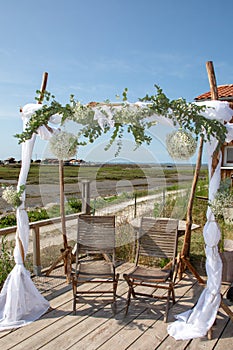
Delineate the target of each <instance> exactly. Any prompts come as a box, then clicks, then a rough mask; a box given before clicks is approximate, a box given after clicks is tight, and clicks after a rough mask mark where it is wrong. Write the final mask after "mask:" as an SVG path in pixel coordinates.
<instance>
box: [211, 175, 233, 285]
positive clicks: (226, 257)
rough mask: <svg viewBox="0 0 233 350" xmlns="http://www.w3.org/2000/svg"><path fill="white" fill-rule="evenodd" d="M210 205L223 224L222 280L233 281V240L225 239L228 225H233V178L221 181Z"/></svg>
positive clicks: (221, 247) (221, 249)
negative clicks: (232, 181)
mask: <svg viewBox="0 0 233 350" xmlns="http://www.w3.org/2000/svg"><path fill="white" fill-rule="evenodd" d="M209 206H210V208H211V210H212V212H213V214H214V216H215V219H216V220H217V221H219V223H220V224H221V231H222V240H221V244H220V256H221V258H222V262H223V272H222V280H223V281H224V282H233V241H232V240H225V242H224V231H225V230H226V228H227V226H229V225H233V189H232V187H231V179H230V178H227V179H225V180H222V181H221V182H220V186H219V189H218V191H217V193H216V195H215V198H214V199H213V201H211V202H210V203H209Z"/></svg>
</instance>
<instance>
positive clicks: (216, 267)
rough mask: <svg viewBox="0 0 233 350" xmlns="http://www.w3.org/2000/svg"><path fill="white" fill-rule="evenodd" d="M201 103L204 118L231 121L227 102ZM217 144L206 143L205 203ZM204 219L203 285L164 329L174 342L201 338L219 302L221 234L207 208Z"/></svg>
mask: <svg viewBox="0 0 233 350" xmlns="http://www.w3.org/2000/svg"><path fill="white" fill-rule="evenodd" d="M198 104H199V103H198ZM203 104H207V105H208V106H209V107H210V108H207V110H206V112H205V116H206V117H207V118H210V119H217V120H219V121H221V122H224V121H229V120H231V118H232V115H233V111H232V109H231V108H230V107H229V105H228V103H227V102H220V101H209V102H204V103H203ZM211 106H213V107H214V109H213V108H211ZM226 127H227V129H228V135H227V139H226V141H227V142H230V141H231V140H232V139H233V134H232V131H233V129H232V125H231V124H229V123H227V124H226ZM217 144H218V142H217V140H216V139H214V138H212V139H211V141H210V142H208V143H207V144H206V151H207V154H208V170H209V200H212V199H214V196H215V194H216V191H217V190H218V188H219V184H220V179H221V154H220V159H219V162H218V165H217V167H216V169H215V171H214V173H213V174H211V172H212V156H213V152H214V150H215V149H216V146H217ZM206 218H207V221H206V224H205V226H204V230H203V236H204V240H205V253H206V272H207V284H206V287H205V289H204V290H203V292H202V293H201V295H200V297H199V300H198V302H197V304H196V305H195V306H194V307H193V308H192V309H190V310H188V311H186V312H184V313H182V314H179V315H177V316H176V318H177V321H175V322H174V323H172V324H171V325H169V326H168V333H169V334H170V335H171V336H173V337H174V338H175V339H176V340H180V339H183V340H185V339H192V338H199V337H203V336H205V335H206V334H207V332H208V330H209V329H210V328H211V326H212V325H213V323H214V321H215V318H216V315H217V312H218V309H219V305H220V301H221V295H220V289H221V281H222V261H221V258H220V255H219V253H218V242H219V240H220V236H221V232H220V229H219V226H218V223H217V222H216V221H215V218H214V215H213V213H212V211H211V209H210V207H208V210H207V213H206Z"/></svg>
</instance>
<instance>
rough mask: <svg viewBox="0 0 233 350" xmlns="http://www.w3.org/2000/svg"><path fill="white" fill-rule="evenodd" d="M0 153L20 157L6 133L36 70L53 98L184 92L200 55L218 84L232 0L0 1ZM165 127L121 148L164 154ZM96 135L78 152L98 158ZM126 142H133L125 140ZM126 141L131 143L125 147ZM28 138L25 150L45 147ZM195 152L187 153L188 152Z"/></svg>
mask: <svg viewBox="0 0 233 350" xmlns="http://www.w3.org/2000/svg"><path fill="white" fill-rule="evenodd" d="M0 5H1V7H0V44H1V45H0V122H1V129H0V135H1V149H0V159H5V158H8V157H9V156H13V157H15V158H16V159H20V150H21V147H20V146H19V145H18V142H17V139H16V138H14V137H13V135H14V134H15V133H19V132H21V130H22V123H21V118H20V115H19V108H20V106H23V105H24V104H26V103H30V102H34V97H35V92H36V90H37V89H38V88H40V85H41V79H42V75H43V72H45V71H47V72H48V73H49V79H48V85H47V90H48V91H50V92H52V93H53V94H54V95H55V96H56V99H57V100H59V101H60V102H64V103H65V102H67V101H68V100H69V96H70V94H74V95H75V97H76V98H77V99H79V100H80V101H81V102H83V103H86V102H90V101H103V100H106V99H110V100H114V99H115V95H116V94H121V93H122V91H123V90H124V88H125V87H127V88H128V89H129V93H128V98H129V100H130V101H131V102H134V101H137V99H138V97H143V96H144V95H145V94H146V93H149V94H153V93H154V92H155V90H154V87H153V86H154V84H158V85H159V86H160V87H161V88H162V89H163V90H164V92H165V93H166V94H167V96H168V97H169V98H172V99H174V98H178V97H184V98H185V99H186V100H187V101H193V99H194V98H195V97H196V96H198V95H199V94H201V93H203V92H206V91H209V82H208V77H207V72H206V66H205V64H206V61H213V62H214V68H215V73H216V78H217V83H218V84H219V85H221V84H230V83H233V66H232V57H233V53H232V51H233V49H232V45H231V34H232V10H233V2H232V0H222V1H221V2H220V1H219V0H212V1H210V0H206V1H203V0H195V1H192V0H190V1H187V0H166V1H165V0H143V1H142V0H98V1H97V0H85V1H84V0H82V1H80V0H40V1H39V2H38V1H34V0H20V1H18V0H9V1H3V0H0ZM167 132H168V130H167V129H165V128H164V127H157V129H156V130H155V129H153V130H152V131H151V133H152V137H153V142H152V144H151V145H150V147H149V148H148V147H143V148H142V149H141V150H139V151H137V152H134V153H133V151H132V149H133V146H132V145H131V144H132V141H131V140H130V139H129V140H128V141H127V142H126V147H125V148H124V149H123V152H122V154H121V157H123V158H124V159H129V160H130V159H131V160H135V161H136V160H138V161H140V160H141V159H144V160H145V161H146V160H148V161H149V160H152V161H160V162H163V161H164V162H167V161H168V162H170V161H171V158H169V156H168V154H167V152H166V147H165V144H164V137H165V135H166V133H167ZM104 143H105V140H104V139H101V140H99V141H98V142H97V144H95V145H90V146H88V147H86V148H85V149H80V150H78V157H80V158H84V159H86V160H97V161H104V160H110V159H111V158H112V157H114V155H113V154H114V150H110V151H109V152H107V153H105V152H104V151H103V144H104ZM131 146H132V147H131ZM131 148H132V149H131ZM47 149H48V147H47V143H45V142H42V141H40V140H38V141H37V143H36V146H35V149H34V152H33V158H34V159H35V158H37V159H38V158H43V157H44V156H45V155H47V154H48V151H47ZM194 159H195V157H194Z"/></svg>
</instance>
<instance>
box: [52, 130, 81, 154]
mask: <svg viewBox="0 0 233 350" xmlns="http://www.w3.org/2000/svg"><path fill="white" fill-rule="evenodd" d="M49 145H50V150H51V152H52V153H53V154H54V155H55V156H56V157H57V158H58V159H60V160H65V159H69V158H72V157H74V156H75V155H76V152H77V145H78V140H77V137H76V136H75V135H74V134H72V133H70V132H66V131H60V132H56V133H55V134H54V135H53V136H52V137H51V138H50V140H49Z"/></svg>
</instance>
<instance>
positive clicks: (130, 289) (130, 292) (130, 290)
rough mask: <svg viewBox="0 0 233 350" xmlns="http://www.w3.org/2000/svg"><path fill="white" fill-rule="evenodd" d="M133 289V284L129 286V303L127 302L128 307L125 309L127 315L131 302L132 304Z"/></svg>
mask: <svg viewBox="0 0 233 350" xmlns="http://www.w3.org/2000/svg"><path fill="white" fill-rule="evenodd" d="M132 290H133V288H132V287H131V286H129V290H128V297H127V303H126V309H125V316H126V315H127V314H128V310H129V304H130V301H131V294H132Z"/></svg>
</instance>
